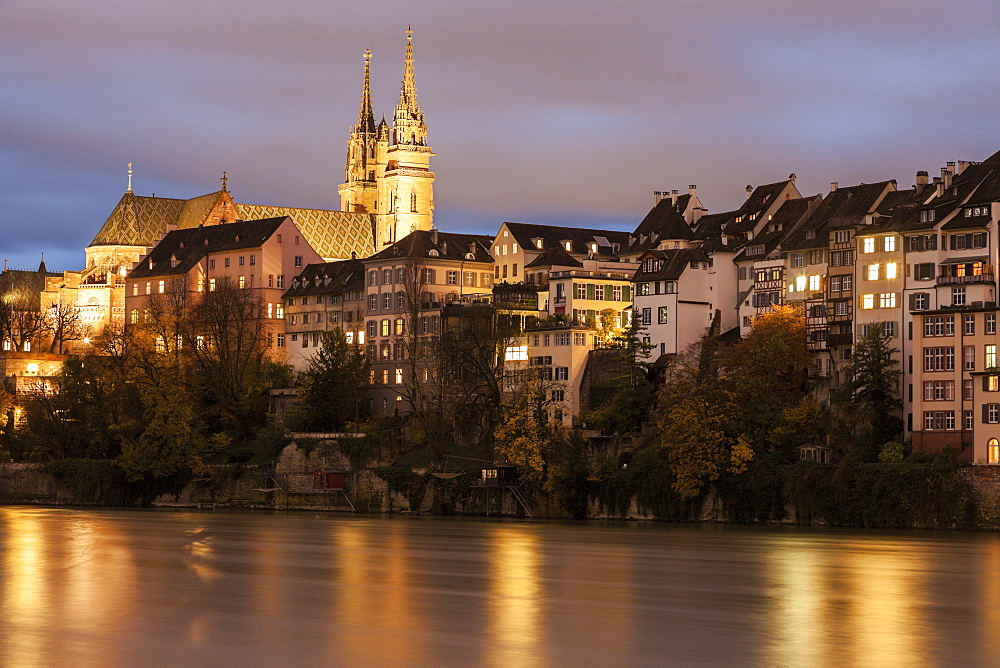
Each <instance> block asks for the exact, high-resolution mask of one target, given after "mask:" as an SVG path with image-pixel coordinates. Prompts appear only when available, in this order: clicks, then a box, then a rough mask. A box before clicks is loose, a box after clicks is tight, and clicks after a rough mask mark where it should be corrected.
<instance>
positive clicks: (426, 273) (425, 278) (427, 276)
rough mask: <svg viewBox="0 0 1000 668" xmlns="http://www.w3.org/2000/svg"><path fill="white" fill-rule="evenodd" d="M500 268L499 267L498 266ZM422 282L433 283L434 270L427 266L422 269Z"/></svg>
mask: <svg viewBox="0 0 1000 668" xmlns="http://www.w3.org/2000/svg"><path fill="white" fill-rule="evenodd" d="M498 269H499V267H498ZM420 282H421V283H424V284H427V285H431V284H433V283H434V270H433V269H427V268H426V267H425V268H423V269H421V270H420Z"/></svg>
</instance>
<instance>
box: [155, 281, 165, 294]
mask: <svg viewBox="0 0 1000 668" xmlns="http://www.w3.org/2000/svg"><path fill="white" fill-rule="evenodd" d="M165 286H166V282H165V281H160V282H159V283H158V284H157V286H156V287H157V291H158V292H159V293H160V294H161V295H162V294H163V290H164V288H165Z"/></svg>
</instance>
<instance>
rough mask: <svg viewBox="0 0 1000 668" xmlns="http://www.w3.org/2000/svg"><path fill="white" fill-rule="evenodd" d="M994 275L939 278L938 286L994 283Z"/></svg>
mask: <svg viewBox="0 0 1000 668" xmlns="http://www.w3.org/2000/svg"><path fill="white" fill-rule="evenodd" d="M994 282H995V281H994V279H993V274H985V273H984V274H976V275H972V276H938V279H937V284H938V285H966V284H969V283H994Z"/></svg>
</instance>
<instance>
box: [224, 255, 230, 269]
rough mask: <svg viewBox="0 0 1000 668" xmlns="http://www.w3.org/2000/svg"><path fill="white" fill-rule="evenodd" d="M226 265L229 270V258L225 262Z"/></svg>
mask: <svg viewBox="0 0 1000 668" xmlns="http://www.w3.org/2000/svg"><path fill="white" fill-rule="evenodd" d="M224 263H225V265H226V269H229V258H228V257H227V258H226V259H225V260H224Z"/></svg>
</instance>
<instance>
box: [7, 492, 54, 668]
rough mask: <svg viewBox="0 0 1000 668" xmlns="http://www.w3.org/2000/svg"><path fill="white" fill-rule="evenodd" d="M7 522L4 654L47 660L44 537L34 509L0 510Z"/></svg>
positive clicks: (16, 660)
mask: <svg viewBox="0 0 1000 668" xmlns="http://www.w3.org/2000/svg"><path fill="white" fill-rule="evenodd" d="M3 515H4V519H5V524H6V534H7V537H6V549H5V550H4V560H3V561H4V567H3V577H2V578H0V581H2V584H3V590H2V591H3V597H2V608H3V615H4V625H5V626H7V628H8V629H9V631H8V633H7V634H5V635H7V636H8V637H7V638H6V639H5V645H6V648H5V649H6V650H7V652H6V658H5V662H6V663H8V664H10V665H23V666H32V665H45V664H47V663H49V658H48V655H47V649H48V645H49V641H48V637H47V635H46V634H45V633H43V632H42V628H43V627H44V623H43V622H44V616H45V614H46V612H47V611H49V610H50V590H49V588H48V587H47V586H46V585H47V584H48V583H46V582H44V581H43V579H42V578H43V569H45V568H46V566H47V561H48V556H47V555H46V554H44V553H43V546H44V543H45V537H44V535H43V526H42V522H41V520H40V519H39V515H38V514H37V513H34V512H31V511H24V510H10V511H4V513H3Z"/></svg>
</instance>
